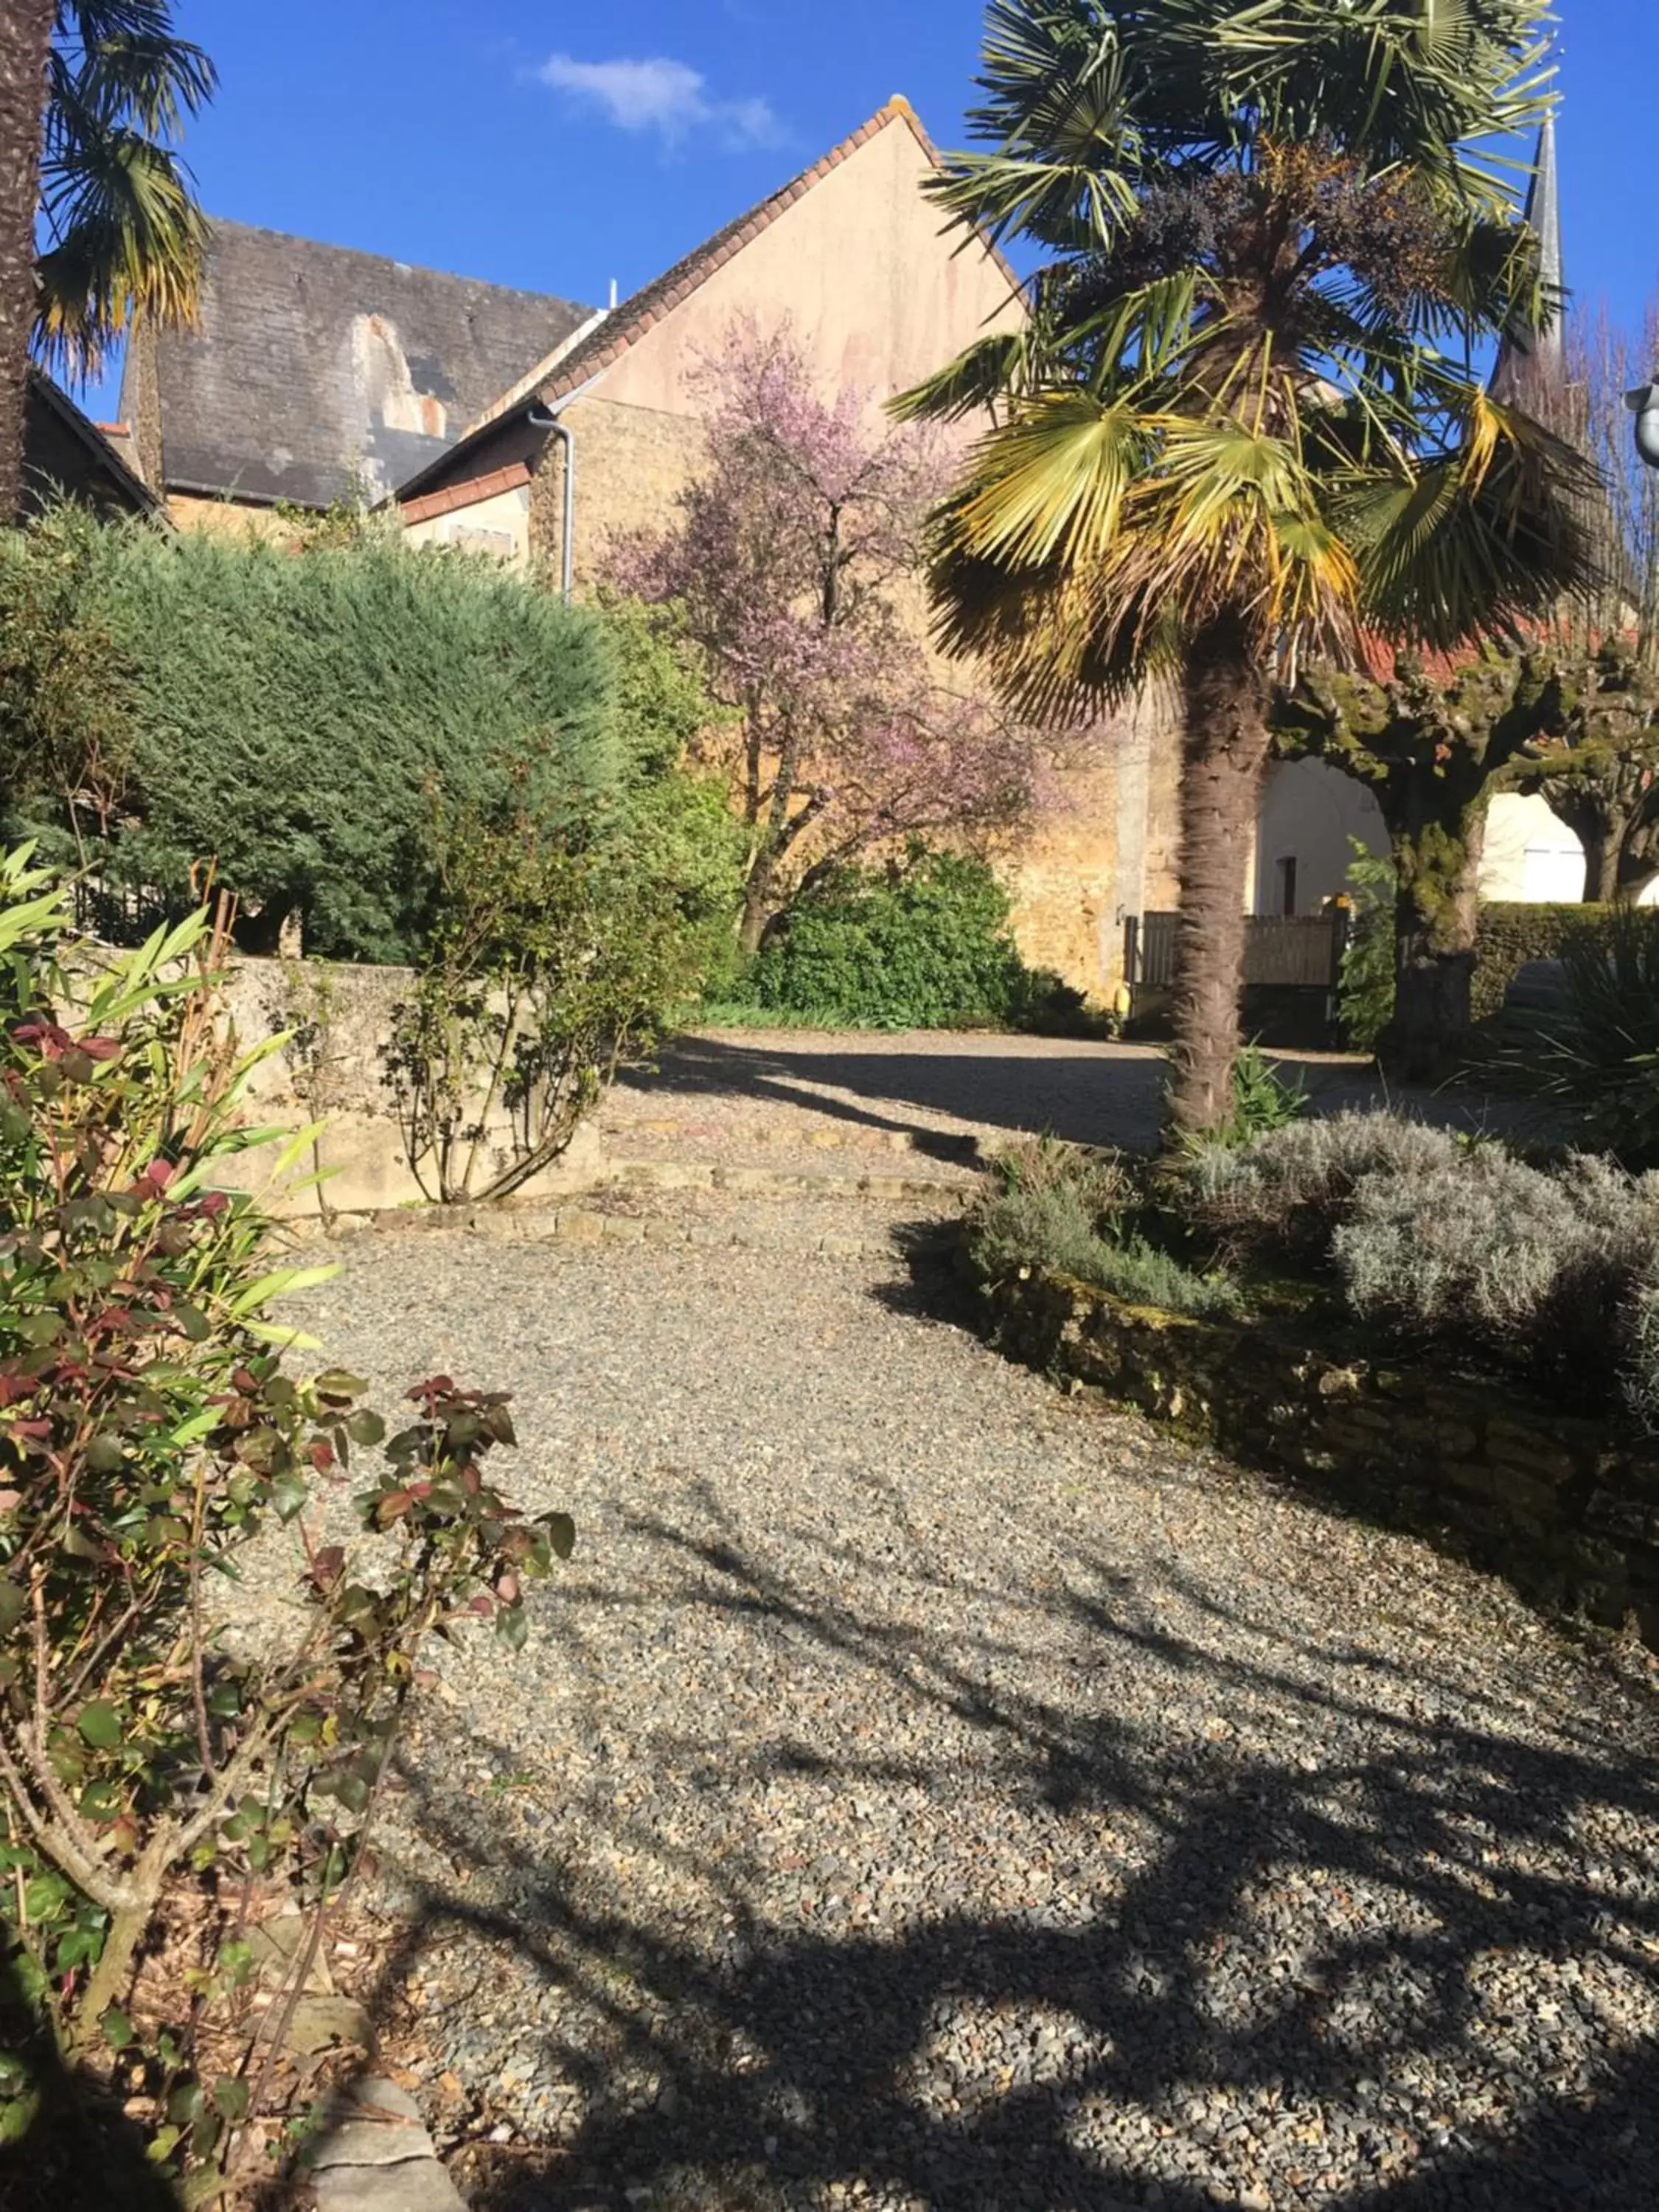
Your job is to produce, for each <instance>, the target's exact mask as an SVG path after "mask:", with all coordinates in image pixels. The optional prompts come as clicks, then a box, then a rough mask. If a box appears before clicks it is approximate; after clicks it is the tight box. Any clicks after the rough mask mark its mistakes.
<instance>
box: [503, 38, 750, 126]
mask: <svg viewBox="0 0 1659 2212" xmlns="http://www.w3.org/2000/svg"><path fill="white" fill-rule="evenodd" d="M532 74H533V75H534V76H535V77H536V78H537V80H538V82H540V83H542V84H545V85H550V86H551V87H552V88H553V90H554V91H556V92H562V93H563V94H565V96H566V97H567V98H568V100H572V101H574V102H575V103H576V104H577V105H579V106H583V107H586V108H590V109H592V110H594V111H596V112H598V113H599V114H600V115H602V116H603V117H604V118H605V121H606V122H607V123H612V124H614V125H616V127H617V130H618V131H640V132H644V131H654V132H655V133H656V134H657V136H658V137H659V138H661V140H662V142H663V143H664V144H665V145H668V146H672V145H676V144H678V143H679V141H680V140H682V139H684V138H686V137H690V134H691V133H692V132H693V131H708V132H710V133H711V134H712V135H713V136H714V137H717V138H718V139H719V140H720V143H722V144H723V145H725V146H728V147H731V148H734V149H736V148H741V147H747V146H775V145H777V144H778V143H780V142H781V139H782V137H783V127H782V125H781V124H780V122H779V121H778V118H777V116H776V115H775V113H774V112H773V110H772V106H771V104H770V102H769V101H767V100H714V99H711V97H710V96H709V91H708V79H707V78H706V77H705V76H703V74H702V70H695V69H693V68H692V67H691V66H690V64H689V63H688V62H677V61H671V60H670V59H669V58H668V57H667V55H665V54H657V55H653V56H652V57H651V58H648V59H647V60H644V61H613V62H579V61H578V60H577V59H576V58H575V57H574V55H572V54H550V56H549V57H548V58H547V60H546V61H544V63H543V64H541V66H540V68H539V69H538V70H534V71H533V72H532Z"/></svg>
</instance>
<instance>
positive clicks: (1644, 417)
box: [1625, 384, 1659, 469]
mask: <svg viewBox="0 0 1659 2212" xmlns="http://www.w3.org/2000/svg"><path fill="white" fill-rule="evenodd" d="M1625 404H1626V407H1628V408H1629V410H1630V411H1631V413H1632V415H1633V416H1635V417H1636V450H1637V452H1638V453H1640V455H1641V456H1642V459H1644V461H1645V462H1646V463H1647V465H1648V466H1649V467H1650V469H1659V384H1643V385H1638V386H1637V388H1636V390H1635V391H1634V392H1626V394H1625Z"/></svg>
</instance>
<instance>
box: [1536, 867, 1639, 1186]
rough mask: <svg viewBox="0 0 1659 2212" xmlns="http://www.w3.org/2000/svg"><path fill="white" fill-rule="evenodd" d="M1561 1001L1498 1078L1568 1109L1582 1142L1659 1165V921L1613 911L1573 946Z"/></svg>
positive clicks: (1630, 1161)
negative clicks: (1604, 923) (1601, 926)
mask: <svg viewBox="0 0 1659 2212" xmlns="http://www.w3.org/2000/svg"><path fill="white" fill-rule="evenodd" d="M1564 964H1565V969H1566V985H1567V987H1566V994H1565V1005H1564V1006H1563V1007H1562V1008H1561V1010H1560V1011H1559V1012H1554V1013H1552V1014H1551V1015H1549V1016H1548V1017H1547V1018H1546V1019H1545V1020H1544V1021H1543V1022H1542V1023H1541V1027H1540V1030H1539V1033H1538V1034H1537V1035H1535V1036H1531V1037H1529V1038H1528V1040H1527V1042H1526V1044H1525V1046H1524V1047H1523V1048H1516V1049H1515V1050H1513V1051H1511V1052H1510V1053H1508V1054H1505V1056H1504V1060H1502V1061H1501V1062H1500V1064H1499V1072H1500V1073H1502V1074H1503V1075H1504V1077H1505V1078H1506V1079H1507V1080H1508V1081H1509V1082H1510V1084H1512V1085H1513V1086H1514V1087H1515V1088H1516V1089H1517V1090H1519V1091H1524V1092H1527V1093H1529V1094H1531V1095H1532V1096H1534V1097H1542V1098H1545V1099H1547V1100H1549V1101H1551V1102H1552V1103H1554V1104H1555V1105H1556V1106H1558V1107H1559V1108H1561V1109H1565V1111H1566V1112H1567V1113H1568V1114H1569V1115H1571V1116H1572V1117H1573V1120H1574V1121H1575V1123H1576V1126H1577V1134H1578V1135H1579V1136H1580V1137H1581V1138H1582V1139H1583V1142H1585V1143H1586V1144H1588V1145H1590V1146H1594V1147H1595V1149H1597V1150H1600V1151H1607V1152H1613V1153H1614V1154H1615V1155H1616V1156H1617V1157H1618V1158H1620V1160H1622V1161H1623V1162H1624V1164H1625V1165H1626V1167H1629V1168H1654V1167H1659V915H1655V914H1652V913H1650V912H1649V911H1647V910H1646V909H1645V908H1629V907H1623V908H1615V910H1614V911H1613V915H1611V916H1610V917H1609V921H1608V926H1607V928H1606V929H1605V930H1599V931H1595V932H1586V933H1584V935H1583V937H1582V938H1581V939H1579V941H1577V943H1575V944H1572V945H1569V947H1568V948H1567V951H1566V953H1565V963H1564Z"/></svg>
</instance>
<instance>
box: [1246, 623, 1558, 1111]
mask: <svg viewBox="0 0 1659 2212" xmlns="http://www.w3.org/2000/svg"><path fill="white" fill-rule="evenodd" d="M1569 705H1570V696H1569V692H1568V690H1567V686H1566V684H1565V681H1564V678H1563V675H1562V672H1561V669H1560V667H1559V665H1558V662H1557V660H1556V659H1555V658H1554V656H1553V654H1551V653H1548V652H1547V651H1541V652H1537V653H1520V652H1515V651H1505V650H1502V649H1498V648H1492V649H1489V650H1487V651H1485V652H1483V653H1477V654H1475V655H1473V656H1472V657H1471V658H1469V659H1468V660H1467V661H1466V662H1464V664H1463V665H1462V666H1459V667H1456V668H1450V667H1442V668H1440V669H1438V670H1435V671H1431V669H1429V668H1428V667H1426V666H1425V664H1424V662H1423V661H1422V659H1420V658H1414V657H1413V656H1411V655H1409V654H1405V653H1401V654H1400V655H1398V656H1397V657H1396V658H1395V665H1394V669H1393V672H1392V673H1391V674H1389V675H1387V676H1383V675H1380V674H1378V675H1372V674H1359V673H1356V672H1352V671H1342V670H1336V669H1331V668H1320V667H1316V668H1313V669H1310V670H1309V671H1306V672H1305V674H1304V676H1303V678H1302V680H1301V682H1300V683H1299V684H1297V687H1296V689H1295V690H1294V691H1293V692H1281V693H1280V694H1279V696H1278V697H1277V698H1276V701H1275V703H1274V708H1273V722H1274V727H1275V732H1276V735H1277V739H1278V744H1279V751H1280V752H1281V753H1282V754H1283V755H1285V757H1289V758H1292V759H1294V758H1297V757H1313V758H1316V759H1320V760H1323V761H1326V762H1328V763H1329V765H1330V766H1331V767H1333V768H1335V769H1340V770H1341V771H1342V772H1343V773H1344V774H1345V775H1351V776H1353V777H1354V778H1355V779H1356V780H1357V781H1359V782H1362V783H1364V784H1365V785H1366V786H1367V787H1368V788H1369V789H1370V791H1371V792H1372V793H1373V794H1374V796H1375V797H1376V802H1377V805H1378V806H1379V808H1380V809H1381V811H1382V814H1383V822H1384V823H1385V824H1386V825H1387V828H1388V832H1389V846H1390V848H1391V851H1392V854H1393V858H1394V865H1395V1010H1394V1016H1393V1019H1392V1021H1391V1022H1390V1024H1389V1027H1388V1029H1387V1030H1385V1031H1384V1032H1383V1037H1382V1038H1381V1040H1380V1041H1379V1046H1378V1050H1379V1053H1380V1055H1381V1056H1382V1058H1383V1060H1384V1062H1385V1064H1386V1065H1387V1066H1389V1070H1390V1072H1391V1073H1397V1074H1400V1075H1402V1076H1405V1077H1407V1078H1413V1079H1419V1078H1421V1079H1426V1078H1430V1077H1432V1076H1435V1075H1437V1074H1440V1073H1445V1072H1446V1070H1447V1068H1448V1066H1449V1065H1452V1064H1455V1061H1456V1060H1457V1059H1458V1057H1459V1055H1460V1053H1461V1050H1462V1048H1463V1047H1464V1046H1465V1044H1466V1043H1467V1040H1468V1031H1469V1026H1470V1019H1471V1016H1470V1007H1469V996H1470V983H1471V981H1472V979H1473V977H1474V963H1475V949H1476V948H1475V939H1476V933H1477V930H1478V927H1479V923H1480V860H1481V854H1482V852H1483V850H1484V848H1485V843H1486V817H1487V813H1488V811H1489V810H1490V807H1491V805H1492V798H1493V796H1494V794H1495V793H1497V792H1498V791H1500V790H1503V789H1505V788H1509V789H1514V788H1516V787H1518V786H1519V785H1520V784H1521V783H1522V781H1523V780H1524V779H1525V778H1526V776H1527V775H1528V773H1529V772H1530V769H1531V763H1532V762H1533V759H1534V754H1535V751H1536V750H1537V748H1538V747H1539V746H1540V745H1541V744H1543V743H1544V742H1545V741H1546V740H1547V739H1548V738H1550V736H1551V734H1552V733H1553V732H1557V731H1559V730H1560V729H1561V728H1562V727H1563V726H1565V721H1566V719H1567V715H1568V712H1569Z"/></svg>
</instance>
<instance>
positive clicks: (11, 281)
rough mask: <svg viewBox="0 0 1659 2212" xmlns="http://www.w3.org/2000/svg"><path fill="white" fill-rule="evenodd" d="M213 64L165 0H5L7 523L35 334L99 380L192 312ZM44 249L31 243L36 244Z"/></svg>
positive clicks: (1, 75) (0, 115)
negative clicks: (138, 343) (111, 364)
mask: <svg viewBox="0 0 1659 2212" xmlns="http://www.w3.org/2000/svg"><path fill="white" fill-rule="evenodd" d="M215 82H216V78H215V75H214V70H213V65H212V64H211V62H210V61H209V59H208V58H207V56H206V55H205V54H204V52H202V50H201V49H200V47H199V46H191V44H189V43H188V42H187V41H186V40H182V39H179V38H178V37H176V36H175V35H174V33H173V18H172V9H171V6H170V4H169V0H9V4H8V6H7V7H6V9H4V10H3V21H0V516H11V515H15V513H17V511H18V508H19V506H20V504H21V496H20V495H21V453H22V434H23V407H24V396H25V392H26V388H27V373H28V357H29V350H30V346H31V343H33V345H34V346H35V347H36V348H37V349H39V350H40V352H41V354H42V355H43V356H45V358H46V361H47V362H48V363H49V364H50V365H52V366H53V367H55V368H61V369H65V370H67V371H68V372H69V373H70V374H77V375H81V374H94V373H95V372H96V370H97V369H98V368H99V367H100V364H101V362H102V360H103V358H104V356H105V354H106V351H107V349H108V348H109V347H110V346H111V345H112V343H114V341H115V340H116V339H118V337H120V336H121V335H122V333H123V332H124V331H125V330H126V329H127V328H128V327H129V325H131V322H132V320H133V319H135V317H137V316H139V315H148V316H151V317H154V318H155V319H156V320H158V321H161V322H176V321H180V320H185V319H188V318H189V316H190V315H191V313H193V312H194V309H195V305H196V297H197V286H198V283H199V282H200V276H201V269H202V257H203V251H204V246H205V243H206V236H207V226H206V222H205V219H204V216H203V215H202V212H201V210H200V208H199V207H198V206H197V204H196V200H195V197H194V195H193V193H192V191H191V184H190V179H189V176H188V173H186V171H185V167H184V165H183V163H182V162H181V161H180V160H179V154H178V150H177V146H178V140H179V135H180V133H181V131H183V128H184V125H185V121H186V120H187V118H189V117H190V116H191V115H193V114H195V113H196V112H197V111H198V110H199V109H200V108H201V106H202V105H203V103H204V101H205V100H208V99H209V98H210V96H211V94H212V92H213V89H214V86H215ZM42 245H43V246H44V250H41V251H39V252H37V247H38V246H42Z"/></svg>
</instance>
